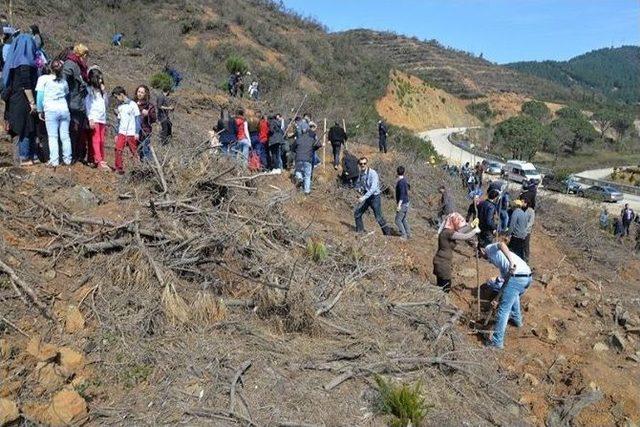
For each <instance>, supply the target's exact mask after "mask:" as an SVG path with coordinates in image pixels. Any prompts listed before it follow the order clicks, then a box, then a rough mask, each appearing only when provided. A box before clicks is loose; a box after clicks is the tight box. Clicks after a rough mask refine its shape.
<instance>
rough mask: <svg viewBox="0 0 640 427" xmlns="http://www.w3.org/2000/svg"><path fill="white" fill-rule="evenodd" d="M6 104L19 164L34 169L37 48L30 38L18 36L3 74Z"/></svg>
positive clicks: (3, 96) (36, 158) (6, 115)
mask: <svg viewBox="0 0 640 427" xmlns="http://www.w3.org/2000/svg"><path fill="white" fill-rule="evenodd" d="M2 79H3V83H4V88H5V89H4V90H3V92H2V98H3V99H4V101H5V120H6V121H7V124H8V127H9V130H8V132H9V135H10V136H11V137H12V138H13V137H16V136H17V137H18V152H17V156H18V157H19V159H20V164H21V165H24V166H29V165H32V164H33V162H34V160H35V161H38V155H37V147H36V141H35V132H36V122H35V115H36V99H35V92H34V91H35V87H36V83H37V81H38V70H37V68H36V45H35V43H34V41H33V38H32V37H31V36H30V35H27V34H22V35H19V36H17V37H16V38H15V39H14V40H13V42H12V43H11V46H10V49H9V51H8V55H7V60H6V61H5V63H4V67H3V70H2Z"/></svg>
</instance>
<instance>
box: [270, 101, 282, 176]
mask: <svg viewBox="0 0 640 427" xmlns="http://www.w3.org/2000/svg"><path fill="white" fill-rule="evenodd" d="M284 144H285V137H284V120H283V119H282V114H280V113H278V114H276V115H275V116H274V117H272V118H271V120H270V121H269V154H270V160H271V162H270V167H271V172H272V173H274V174H280V173H282V147H283V146H284Z"/></svg>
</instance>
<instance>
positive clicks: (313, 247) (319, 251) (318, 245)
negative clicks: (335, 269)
mask: <svg viewBox="0 0 640 427" xmlns="http://www.w3.org/2000/svg"><path fill="white" fill-rule="evenodd" d="M307 253H308V254H309V256H310V257H311V259H312V260H313V261H314V262H321V261H323V260H324V259H326V258H327V256H328V255H329V253H328V251H327V247H326V246H325V244H324V243H323V242H319V241H316V240H313V239H311V240H309V242H308V243H307Z"/></svg>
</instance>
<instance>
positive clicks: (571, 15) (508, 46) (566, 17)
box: [283, 0, 640, 64]
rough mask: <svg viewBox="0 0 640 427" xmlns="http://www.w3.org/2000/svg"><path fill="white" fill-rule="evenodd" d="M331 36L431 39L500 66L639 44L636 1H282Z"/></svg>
mask: <svg viewBox="0 0 640 427" xmlns="http://www.w3.org/2000/svg"><path fill="white" fill-rule="evenodd" d="M283 2H284V4H285V5H286V7H287V8H290V9H293V10H295V11H296V12H298V13H300V14H301V15H303V16H311V17H314V18H316V19H317V20H319V21H320V22H321V23H323V24H324V25H325V26H327V27H328V28H329V30H330V31H343V30H348V29H354V28H369V29H373V30H388V31H393V32H396V33H399V34H404V35H408V36H416V37H418V38H419V39H426V40H429V39H436V40H438V41H439V42H440V43H442V44H444V45H446V46H450V47H453V48H456V49H460V50H465V51H467V52H472V53H474V54H476V55H479V54H480V53H482V54H483V56H484V57H485V58H486V59H488V60H491V61H493V62H497V63H500V64H503V63H507V62H515V61H532V60H545V59H553V60H567V59H570V58H572V57H574V56H577V55H580V54H582V53H586V52H588V51H591V50H593V49H599V48H603V47H611V46H621V45H640V0H283Z"/></svg>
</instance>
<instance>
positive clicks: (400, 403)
mask: <svg viewBox="0 0 640 427" xmlns="http://www.w3.org/2000/svg"><path fill="white" fill-rule="evenodd" d="M376 384H378V392H379V393H380V406H379V410H380V412H381V413H383V414H387V415H392V416H393V417H395V418H394V419H392V420H391V421H390V422H389V425H390V426H392V427H406V426H408V425H412V426H415V427H417V426H419V425H421V423H422V420H423V419H424V417H425V416H426V415H427V412H428V410H429V408H430V407H428V406H426V405H425V402H424V398H423V397H422V386H421V384H420V383H416V384H415V385H414V386H413V387H409V386H407V385H404V384H402V385H397V384H393V383H392V382H391V381H387V380H385V379H384V378H382V377H380V376H376Z"/></svg>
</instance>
